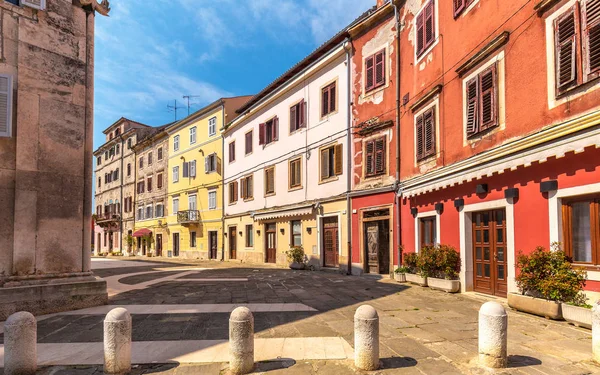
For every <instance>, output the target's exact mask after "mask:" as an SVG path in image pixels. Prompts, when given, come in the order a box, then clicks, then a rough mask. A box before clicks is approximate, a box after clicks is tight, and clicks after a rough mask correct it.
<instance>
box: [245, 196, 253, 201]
mask: <svg viewBox="0 0 600 375" xmlns="http://www.w3.org/2000/svg"><path fill="white" fill-rule="evenodd" d="M253 200H254V197H252V198H244V202H252V201H253Z"/></svg>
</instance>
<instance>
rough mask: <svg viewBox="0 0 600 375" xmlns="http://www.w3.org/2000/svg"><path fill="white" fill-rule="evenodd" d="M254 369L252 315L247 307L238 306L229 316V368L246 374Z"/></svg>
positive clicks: (234, 371) (237, 372) (235, 372)
mask: <svg viewBox="0 0 600 375" xmlns="http://www.w3.org/2000/svg"><path fill="white" fill-rule="evenodd" d="M253 369H254V316H252V313H251V312H250V310H249V309H248V308H247V307H238V308H237V309H235V310H233V312H232V313H231V316H230V317H229V370H230V371H231V373H232V374H236V375H237V374H247V373H249V372H252V370H253Z"/></svg>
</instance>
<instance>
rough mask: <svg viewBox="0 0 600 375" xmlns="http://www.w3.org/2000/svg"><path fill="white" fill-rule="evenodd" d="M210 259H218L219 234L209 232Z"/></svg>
mask: <svg viewBox="0 0 600 375" xmlns="http://www.w3.org/2000/svg"><path fill="white" fill-rule="evenodd" d="M208 242H209V243H208V246H209V247H210V259H217V232H208Z"/></svg>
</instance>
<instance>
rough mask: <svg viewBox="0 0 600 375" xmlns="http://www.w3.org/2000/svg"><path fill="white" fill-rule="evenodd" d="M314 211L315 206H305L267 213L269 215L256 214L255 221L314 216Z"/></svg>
mask: <svg viewBox="0 0 600 375" xmlns="http://www.w3.org/2000/svg"><path fill="white" fill-rule="evenodd" d="M312 211H313V205H312V204H311V205H310V206H303V207H297V208H291V209H287V210H280V211H272V212H267V213H263V214H256V215H254V221H262V220H271V219H278V218H282V217H292V216H304V215H310V214H312Z"/></svg>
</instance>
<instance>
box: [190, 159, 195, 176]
mask: <svg viewBox="0 0 600 375" xmlns="http://www.w3.org/2000/svg"><path fill="white" fill-rule="evenodd" d="M190 177H196V160H192V161H191V162H190Z"/></svg>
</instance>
